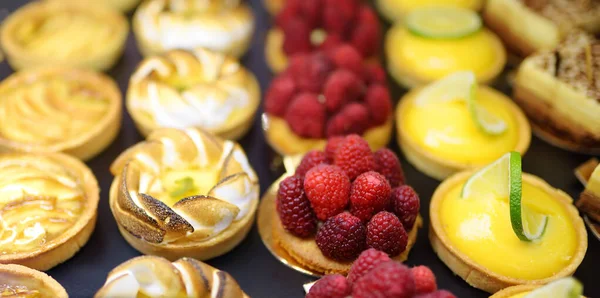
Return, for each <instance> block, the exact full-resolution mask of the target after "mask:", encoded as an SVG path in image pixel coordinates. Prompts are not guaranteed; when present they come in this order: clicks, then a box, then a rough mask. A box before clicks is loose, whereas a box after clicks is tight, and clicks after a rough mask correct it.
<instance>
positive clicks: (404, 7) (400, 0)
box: [375, 0, 485, 21]
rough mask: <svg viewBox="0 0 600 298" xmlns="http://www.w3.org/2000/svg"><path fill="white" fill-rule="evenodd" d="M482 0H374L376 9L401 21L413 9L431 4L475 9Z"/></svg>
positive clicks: (477, 8)
mask: <svg viewBox="0 0 600 298" xmlns="http://www.w3.org/2000/svg"><path fill="white" fill-rule="evenodd" d="M484 2H485V1H483V0H376V1H375V4H376V5H377V10H379V13H380V14H381V15H382V16H384V17H385V18H386V19H387V20H389V21H401V20H403V18H404V17H405V16H406V15H407V14H408V13H410V12H411V11H413V10H415V9H419V8H422V7H431V6H456V7H462V8H467V9H472V10H475V11H478V10H480V9H481V8H482V7H483V4H484Z"/></svg>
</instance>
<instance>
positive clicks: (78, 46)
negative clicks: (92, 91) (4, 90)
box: [0, 1, 129, 71]
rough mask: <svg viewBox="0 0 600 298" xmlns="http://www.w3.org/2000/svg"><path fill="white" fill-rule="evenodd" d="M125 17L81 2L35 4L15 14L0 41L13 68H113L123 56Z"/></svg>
mask: <svg viewBox="0 0 600 298" xmlns="http://www.w3.org/2000/svg"><path fill="white" fill-rule="evenodd" d="M128 31H129V24H128V23H127V20H126V19H125V17H124V16H123V15H121V14H120V13H119V12H117V11H113V10H112V9H110V8H107V7H102V6H101V5H89V3H88V4H86V3H82V2H81V1H69V2H62V1H35V2H31V3H29V4H27V5H25V6H23V7H21V8H20V9H18V10H17V11H16V12H14V13H13V14H11V15H10V16H9V17H8V18H7V19H6V21H4V23H3V25H2V29H0V42H1V43H2V47H3V48H4V51H5V52H6V56H7V58H8V62H9V63H10V65H11V66H12V68H14V69H25V68H33V67H39V66H60V67H69V66H70V67H78V68H88V69H94V70H99V71H102V70H107V69H109V68H111V67H112V66H113V65H114V64H115V63H116V61H117V59H118V58H119V57H120V56H121V54H122V53H123V48H124V46H125V40H126V39H127V33H128Z"/></svg>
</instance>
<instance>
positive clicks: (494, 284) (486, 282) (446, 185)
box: [429, 171, 587, 293]
mask: <svg viewBox="0 0 600 298" xmlns="http://www.w3.org/2000/svg"><path fill="white" fill-rule="evenodd" d="M472 174H473V171H465V172H461V173H458V174H456V175H453V176H452V177H450V178H448V179H447V180H445V181H444V182H443V183H442V184H440V186H439V187H438V188H437V189H436V190H435V192H434V194H433V196H432V198H431V206H430V209H429V217H430V219H431V224H430V229H429V241H430V242H431V246H432V247H433V250H434V251H435V253H436V254H437V255H438V257H439V258H440V259H441V260H442V261H443V262H444V263H445V264H446V266H448V267H449V268H450V270H452V271H453V272H454V273H455V274H456V275H458V276H460V277H461V278H462V279H464V280H465V281H466V282H467V283H468V284H470V285H471V286H473V287H475V288H478V289H481V290H484V291H486V292H488V293H495V292H498V291H500V290H502V289H504V288H506V287H510V286H515V285H543V284H546V283H548V282H551V281H553V280H556V279H559V278H562V277H565V276H570V275H572V274H573V273H574V272H575V270H576V269H577V267H578V266H579V264H581V262H582V261H583V257H584V256H585V252H586V250H587V232H586V230H585V226H584V225H583V220H581V218H580V217H579V212H578V211H577V209H576V208H575V206H573V200H572V199H571V197H569V195H567V194H566V193H564V192H562V191H561V190H558V189H555V188H553V187H551V186H550V185H548V183H546V182H545V181H543V180H542V179H540V178H538V177H535V176H533V175H529V174H523V180H525V181H527V182H528V183H530V184H532V185H533V186H535V187H537V188H541V189H543V190H544V191H545V192H547V193H548V194H552V195H553V196H554V197H555V198H556V200H557V201H558V202H560V203H561V204H562V205H563V206H564V207H565V210H567V212H568V214H569V216H570V217H571V218H572V222H573V226H574V228H575V230H576V231H575V232H576V233H577V238H578V243H577V249H576V251H575V254H574V256H573V258H572V259H571V260H570V263H569V265H567V266H565V268H563V269H562V270H561V271H559V272H557V273H556V274H554V275H553V276H552V277H549V278H544V279H538V280H524V279H519V278H513V277H508V276H503V275H500V274H498V273H495V272H492V271H490V270H489V269H487V268H485V267H483V266H481V265H479V264H477V263H476V262H474V261H472V260H471V259H470V258H469V257H468V256H466V255H465V254H463V253H462V252H461V251H460V250H458V249H457V248H456V247H455V246H454V245H453V244H452V242H451V241H450V239H449V238H448V236H447V235H446V234H445V233H444V227H443V225H442V222H441V219H440V209H441V205H442V200H443V198H444V196H445V194H446V193H447V192H448V191H449V190H450V189H452V188H453V187H454V186H455V185H456V184H457V183H460V182H463V181H465V180H466V179H467V178H468V177H469V176H471V175H472Z"/></svg>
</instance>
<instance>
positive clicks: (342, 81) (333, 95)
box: [323, 69, 364, 113]
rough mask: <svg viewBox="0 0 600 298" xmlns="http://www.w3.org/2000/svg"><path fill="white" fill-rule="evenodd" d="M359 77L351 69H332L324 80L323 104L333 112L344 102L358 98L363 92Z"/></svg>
mask: <svg viewBox="0 0 600 298" xmlns="http://www.w3.org/2000/svg"><path fill="white" fill-rule="evenodd" d="M363 89H364V87H363V85H362V82H361V81H360V79H359V78H358V77H357V76H356V75H355V74H354V73H352V72H351V71H348V70H345V69H339V70H336V71H334V72H333V73H332V74H331V75H330V76H329V78H327V81H326V82H325V89H324V92H323V94H324V95H325V106H326V107H327V111H328V112H330V113H334V112H336V111H338V110H339V109H340V108H342V107H343V106H344V105H345V104H346V103H348V102H351V101H354V100H356V99H358V98H359V97H360V96H361V94H362V92H363Z"/></svg>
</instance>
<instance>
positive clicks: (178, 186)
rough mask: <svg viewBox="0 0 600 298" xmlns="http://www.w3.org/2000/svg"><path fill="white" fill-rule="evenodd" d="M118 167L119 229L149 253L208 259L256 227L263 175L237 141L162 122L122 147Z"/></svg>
mask: <svg viewBox="0 0 600 298" xmlns="http://www.w3.org/2000/svg"><path fill="white" fill-rule="evenodd" d="M111 172H112V173H113V175H115V179H114V180H113V183H112V185H111V189H110V207H111V210H112V212H113V215H114V217H115V219H116V221H117V224H118V226H119V231H120V232H121V234H122V235H123V237H124V238H125V240H127V241H128V242H129V243H130V244H131V245H132V246H133V247H134V248H136V249H137V250H139V251H141V252H142V253H145V254H152V255H160V256H163V257H166V258H168V259H169V260H176V259H178V258H181V257H184V256H190V257H194V258H197V259H200V260H206V259H210V258H214V257H216V256H219V255H222V254H225V253H227V252H228V251H229V250H231V249H233V248H234V247H235V246H236V245H237V244H239V242H241V241H242V239H243V238H244V237H245V236H246V234H247V233H248V231H249V230H250V228H251V225H252V221H253V219H254V214H255V212H256V208H257V205H258V195H259V185H258V177H257V176H256V173H255V172H254V170H253V169H252V168H251V166H250V164H249V162H248V160H247V158H246V155H245V153H244V151H243V149H242V148H241V147H240V146H239V145H238V144H236V143H234V142H231V141H223V140H221V139H219V138H216V137H214V136H212V135H211V134H209V133H207V132H204V131H200V130H197V129H186V130H177V129H160V130H156V131H154V132H153V133H151V134H150V136H149V137H148V139H147V140H146V141H145V142H142V143H139V144H137V145H135V146H133V147H131V148H129V149H128V150H127V151H125V152H124V153H122V154H121V155H120V156H119V157H118V158H117V159H116V160H115V161H114V162H113V164H112V165H111ZM186 180H187V182H185V181H186ZM186 185H187V186H186Z"/></svg>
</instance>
